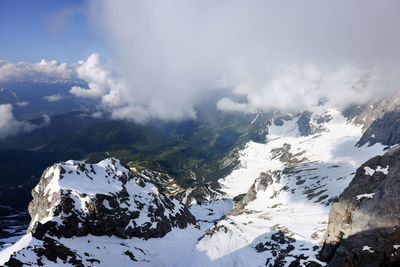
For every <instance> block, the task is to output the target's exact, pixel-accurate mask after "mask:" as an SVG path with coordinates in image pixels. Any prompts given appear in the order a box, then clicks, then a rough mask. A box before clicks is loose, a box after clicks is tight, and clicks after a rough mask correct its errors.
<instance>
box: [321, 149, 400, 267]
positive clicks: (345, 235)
mask: <svg viewBox="0 0 400 267" xmlns="http://www.w3.org/2000/svg"><path fill="white" fill-rule="evenodd" d="M399 214H400V147H395V148H392V149H390V150H389V151H388V152H387V153H385V154H384V155H383V156H376V157H374V158H372V159H370V160H368V161H367V162H366V163H364V164H363V165H361V167H360V168H358V169H357V172H356V174H355V177H354V178H353V180H352V182H351V183H350V185H349V186H348V187H347V188H346V189H345V191H344V192H343V193H342V194H341V195H340V197H339V200H338V201H337V202H335V203H334V204H333V205H332V207H331V210H330V213H329V224H328V229H327V231H326V233H325V237H324V245H323V248H322V250H321V253H320V256H321V258H322V259H323V260H325V261H327V262H329V266H391V265H393V266H395V263H398V262H399V261H400V250H399V251H398V249H399V248H400V246H399V245H400V216H399Z"/></svg>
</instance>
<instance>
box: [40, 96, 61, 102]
mask: <svg viewBox="0 0 400 267" xmlns="http://www.w3.org/2000/svg"><path fill="white" fill-rule="evenodd" d="M63 98H64V96H63V95H60V94H55V95H48V96H45V97H44V99H45V100H47V101H49V102H57V101H60V100H61V99H63Z"/></svg>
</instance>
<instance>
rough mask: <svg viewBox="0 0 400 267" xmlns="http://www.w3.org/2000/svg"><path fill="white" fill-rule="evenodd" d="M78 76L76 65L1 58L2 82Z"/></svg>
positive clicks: (67, 78) (0, 79)
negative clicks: (9, 60)
mask: <svg viewBox="0 0 400 267" xmlns="http://www.w3.org/2000/svg"><path fill="white" fill-rule="evenodd" d="M75 77H76V73H75V70H74V66H72V65H69V64H67V63H58V62H57V61H55V60H53V61H46V60H45V59H42V60H41V61H40V62H38V63H28V62H8V61H3V60H0V82H16V81H36V80H70V79H74V78H75Z"/></svg>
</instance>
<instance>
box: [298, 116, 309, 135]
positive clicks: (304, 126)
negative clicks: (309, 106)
mask: <svg viewBox="0 0 400 267" xmlns="http://www.w3.org/2000/svg"><path fill="white" fill-rule="evenodd" d="M311 115H312V113H311V112H309V111H304V112H303V113H302V114H301V116H300V118H299V119H298V120H297V125H298V126H299V132H300V134H301V136H308V135H310V134H311V133H312V128H311V126H310V119H311Z"/></svg>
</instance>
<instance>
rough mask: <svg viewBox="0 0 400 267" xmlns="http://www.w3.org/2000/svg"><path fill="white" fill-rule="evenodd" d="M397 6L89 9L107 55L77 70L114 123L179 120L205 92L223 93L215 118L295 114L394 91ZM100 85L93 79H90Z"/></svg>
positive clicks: (203, 4)
mask: <svg viewBox="0 0 400 267" xmlns="http://www.w3.org/2000/svg"><path fill="white" fill-rule="evenodd" d="M399 8H400V2H398V1H395V0H387V1H384V4H383V3H381V2H376V1H373V0H366V1H362V2H360V1H355V0H354V1H353V0H350V1H349V0H338V1H319V0H311V1H308V2H307V3H303V2H298V1H286V0H284V1H239V0H229V1H228V0H221V1H213V0H204V1H187V0H172V1H168V2H165V1H157V0H146V1H118V2H115V1H107V0H101V1H92V2H91V5H90V17H91V20H92V21H93V23H94V25H95V27H96V28H97V30H98V32H99V33H101V34H103V37H104V38H105V40H106V41H107V43H108V46H109V47H110V50H111V52H110V59H111V60H110V61H109V62H107V64H105V63H103V62H101V61H100V60H99V58H98V56H93V57H92V56H91V57H90V58H89V59H88V61H86V62H82V63H81V66H80V69H79V68H78V69H77V72H78V75H79V77H80V78H82V79H84V80H86V81H88V83H89V88H87V89H84V88H80V87H75V88H72V90H71V93H73V94H75V95H77V96H86V97H99V98H101V103H102V106H103V108H104V109H105V110H109V111H110V112H111V113H112V117H114V118H128V119H134V120H137V121H146V120H147V119H148V118H150V117H157V118H161V119H166V120H169V119H172V120H173V119H182V118H191V117H194V116H195V109H194V107H195V106H196V104H197V103H198V102H199V99H201V96H202V95H203V94H205V92H206V91H208V90H218V89H219V88H220V87H223V88H224V89H228V90H230V91H231V92H232V93H233V94H235V95H237V96H238V97H240V98H241V99H244V101H243V102H237V101H236V100H235V99H232V98H223V99H221V100H220V101H219V103H218V107H219V108H220V109H223V110H240V111H244V112H254V111H256V110H266V111H268V110H274V109H280V110H285V111H289V110H295V109H297V110H301V109H309V108H312V107H313V106H315V105H318V104H319V103H321V100H323V101H324V102H325V103H326V104H327V105H329V106H337V107H341V106H344V105H346V104H348V103H349V102H352V101H354V102H365V101H367V100H368V99H371V98H376V97H383V96H385V95H390V94H391V93H392V92H394V91H395V90H396V89H398V79H397V77H399V74H400V73H399V70H400V68H399V67H400V66H399V62H400V60H399V59H400V50H399V49H398V47H400V32H399V31H398V25H400V16H398V12H397V10H399ZM96 73H97V74H98V76H97V74H96Z"/></svg>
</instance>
